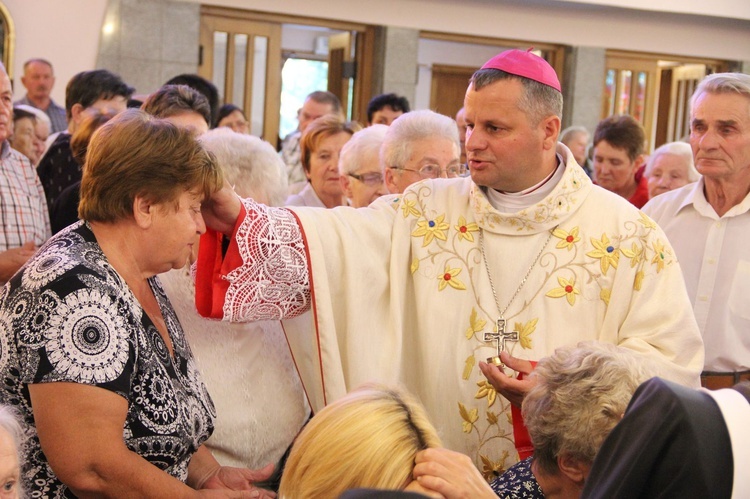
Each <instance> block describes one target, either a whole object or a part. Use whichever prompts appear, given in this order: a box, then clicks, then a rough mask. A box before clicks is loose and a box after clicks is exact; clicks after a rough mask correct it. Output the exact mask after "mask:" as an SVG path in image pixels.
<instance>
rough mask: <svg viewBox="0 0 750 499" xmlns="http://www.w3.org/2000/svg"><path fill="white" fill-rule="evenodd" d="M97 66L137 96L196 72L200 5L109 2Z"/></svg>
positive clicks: (159, 1)
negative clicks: (127, 86)
mask: <svg viewBox="0 0 750 499" xmlns="http://www.w3.org/2000/svg"><path fill="white" fill-rule="evenodd" d="M102 28H103V29H102V35H101V39H100V42H99V55H98V57H97V61H96V67H97V68H102V69H109V70H110V71H114V72H115V73H118V74H119V75H120V76H121V77H122V78H123V80H125V82H127V83H128V84H129V85H131V86H133V87H135V89H136V93H137V94H147V93H150V92H153V91H154V90H156V89H157V88H159V87H160V86H162V85H163V84H164V82H166V81H167V80H169V79H170V78H172V77H173V76H176V75H178V74H182V73H195V72H196V71H197V70H198V46H199V35H200V5H199V4H197V3H188V2H179V1H166V0H108V3H107V11H106V14H105V16H104V25H103V27H102Z"/></svg>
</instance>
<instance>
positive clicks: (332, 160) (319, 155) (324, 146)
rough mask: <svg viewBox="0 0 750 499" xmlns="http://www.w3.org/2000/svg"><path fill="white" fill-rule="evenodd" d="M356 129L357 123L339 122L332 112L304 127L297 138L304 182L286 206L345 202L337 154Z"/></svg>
mask: <svg viewBox="0 0 750 499" xmlns="http://www.w3.org/2000/svg"><path fill="white" fill-rule="evenodd" d="M359 129H360V126H359V125H358V124H356V123H351V122H344V121H341V119H339V118H338V117H337V116H334V115H326V116H323V117H321V118H318V119H316V120H314V121H312V122H311V123H310V124H309V125H308V126H307V128H305V131H304V132H303V134H302V138H301V139H300V151H301V156H300V161H301V162H302V167H303V168H304V169H305V175H306V176H307V184H306V185H305V187H303V188H302V190H301V191H299V193H297V194H292V195H291V196H289V197H288V198H287V200H286V205H287V206H316V207H319V208H335V207H336V206H343V205H345V204H346V199H345V198H344V192H343V191H342V190H341V181H340V180H339V168H338V165H339V154H340V153H341V148H342V147H344V144H346V143H347V142H348V141H349V139H351V138H352V135H354V132H356V131H357V130H359Z"/></svg>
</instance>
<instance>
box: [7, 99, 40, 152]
mask: <svg viewBox="0 0 750 499" xmlns="http://www.w3.org/2000/svg"><path fill="white" fill-rule="evenodd" d="M36 122H37V119H36V116H34V114H33V113H30V112H27V111H24V110H22V109H16V108H14V109H13V135H11V136H10V139H9V142H10V146H11V147H12V148H13V149H15V150H16V151H18V152H20V153H21V154H23V155H24V156H26V157H27V158H28V159H29V161H31V164H32V165H33V166H36V165H37V164H39V160H40V159H41V157H40V155H39V147H40V142H41V141H40V140H38V139H37V138H36V132H35V129H36Z"/></svg>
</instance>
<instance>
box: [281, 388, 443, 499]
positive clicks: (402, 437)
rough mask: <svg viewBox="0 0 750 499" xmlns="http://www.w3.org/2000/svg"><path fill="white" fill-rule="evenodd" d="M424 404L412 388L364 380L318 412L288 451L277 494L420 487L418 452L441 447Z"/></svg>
mask: <svg viewBox="0 0 750 499" xmlns="http://www.w3.org/2000/svg"><path fill="white" fill-rule="evenodd" d="M439 446H440V439H439V437H438V436H437V432H436V430H435V428H434V427H433V426H432V424H431V423H430V422H429V420H428V419H427V414H426V413H425V410H424V408H423V407H422V406H421V405H420V404H419V403H418V402H417V401H416V400H415V399H414V398H413V397H411V396H410V395H409V394H408V393H406V392H405V391H403V390H401V389H399V388H395V387H387V386H381V385H375V384H370V385H363V386H361V387H359V388H358V389H355V390H354V391H352V392H350V393H349V394H347V395H346V396H344V397H342V398H341V399H339V400H337V401H335V402H333V403H332V404H330V405H328V406H327V407H325V408H324V409H323V410H321V411H320V412H319V413H317V414H316V415H315V416H314V417H313V418H312V419H311V420H310V422H309V423H308V424H307V425H306V426H305V429H304V430H302V432H301V433H300V435H299V437H297V440H296V441H295V442H294V446H293V447H292V451H291V453H290V454H289V460H288V461H287V464H286V468H285V469H284V475H283V476H282V478H281V487H280V488H279V496H280V497H282V498H293V499H306V498H320V497H339V496H340V495H341V493H342V492H344V491H346V490H349V489H356V488H374V489H391V490H404V489H407V490H421V488H419V486H418V484H416V483H413V480H412V470H413V468H414V457H415V456H416V454H417V452H419V451H421V450H424V449H428V448H432V447H439Z"/></svg>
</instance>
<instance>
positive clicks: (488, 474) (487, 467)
mask: <svg viewBox="0 0 750 499" xmlns="http://www.w3.org/2000/svg"><path fill="white" fill-rule="evenodd" d="M479 457H480V458H481V459H482V476H484V479H485V480H487V481H488V482H489V481H491V480H494V479H495V478H497V477H499V476H500V475H502V474H503V473H504V472H505V461H506V460H507V459H508V451H507V450H506V451H503V455H502V457H501V458H500V459H499V460H498V461H492V460H491V459H490V458H488V457H487V456H485V455H480V456H479Z"/></svg>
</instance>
